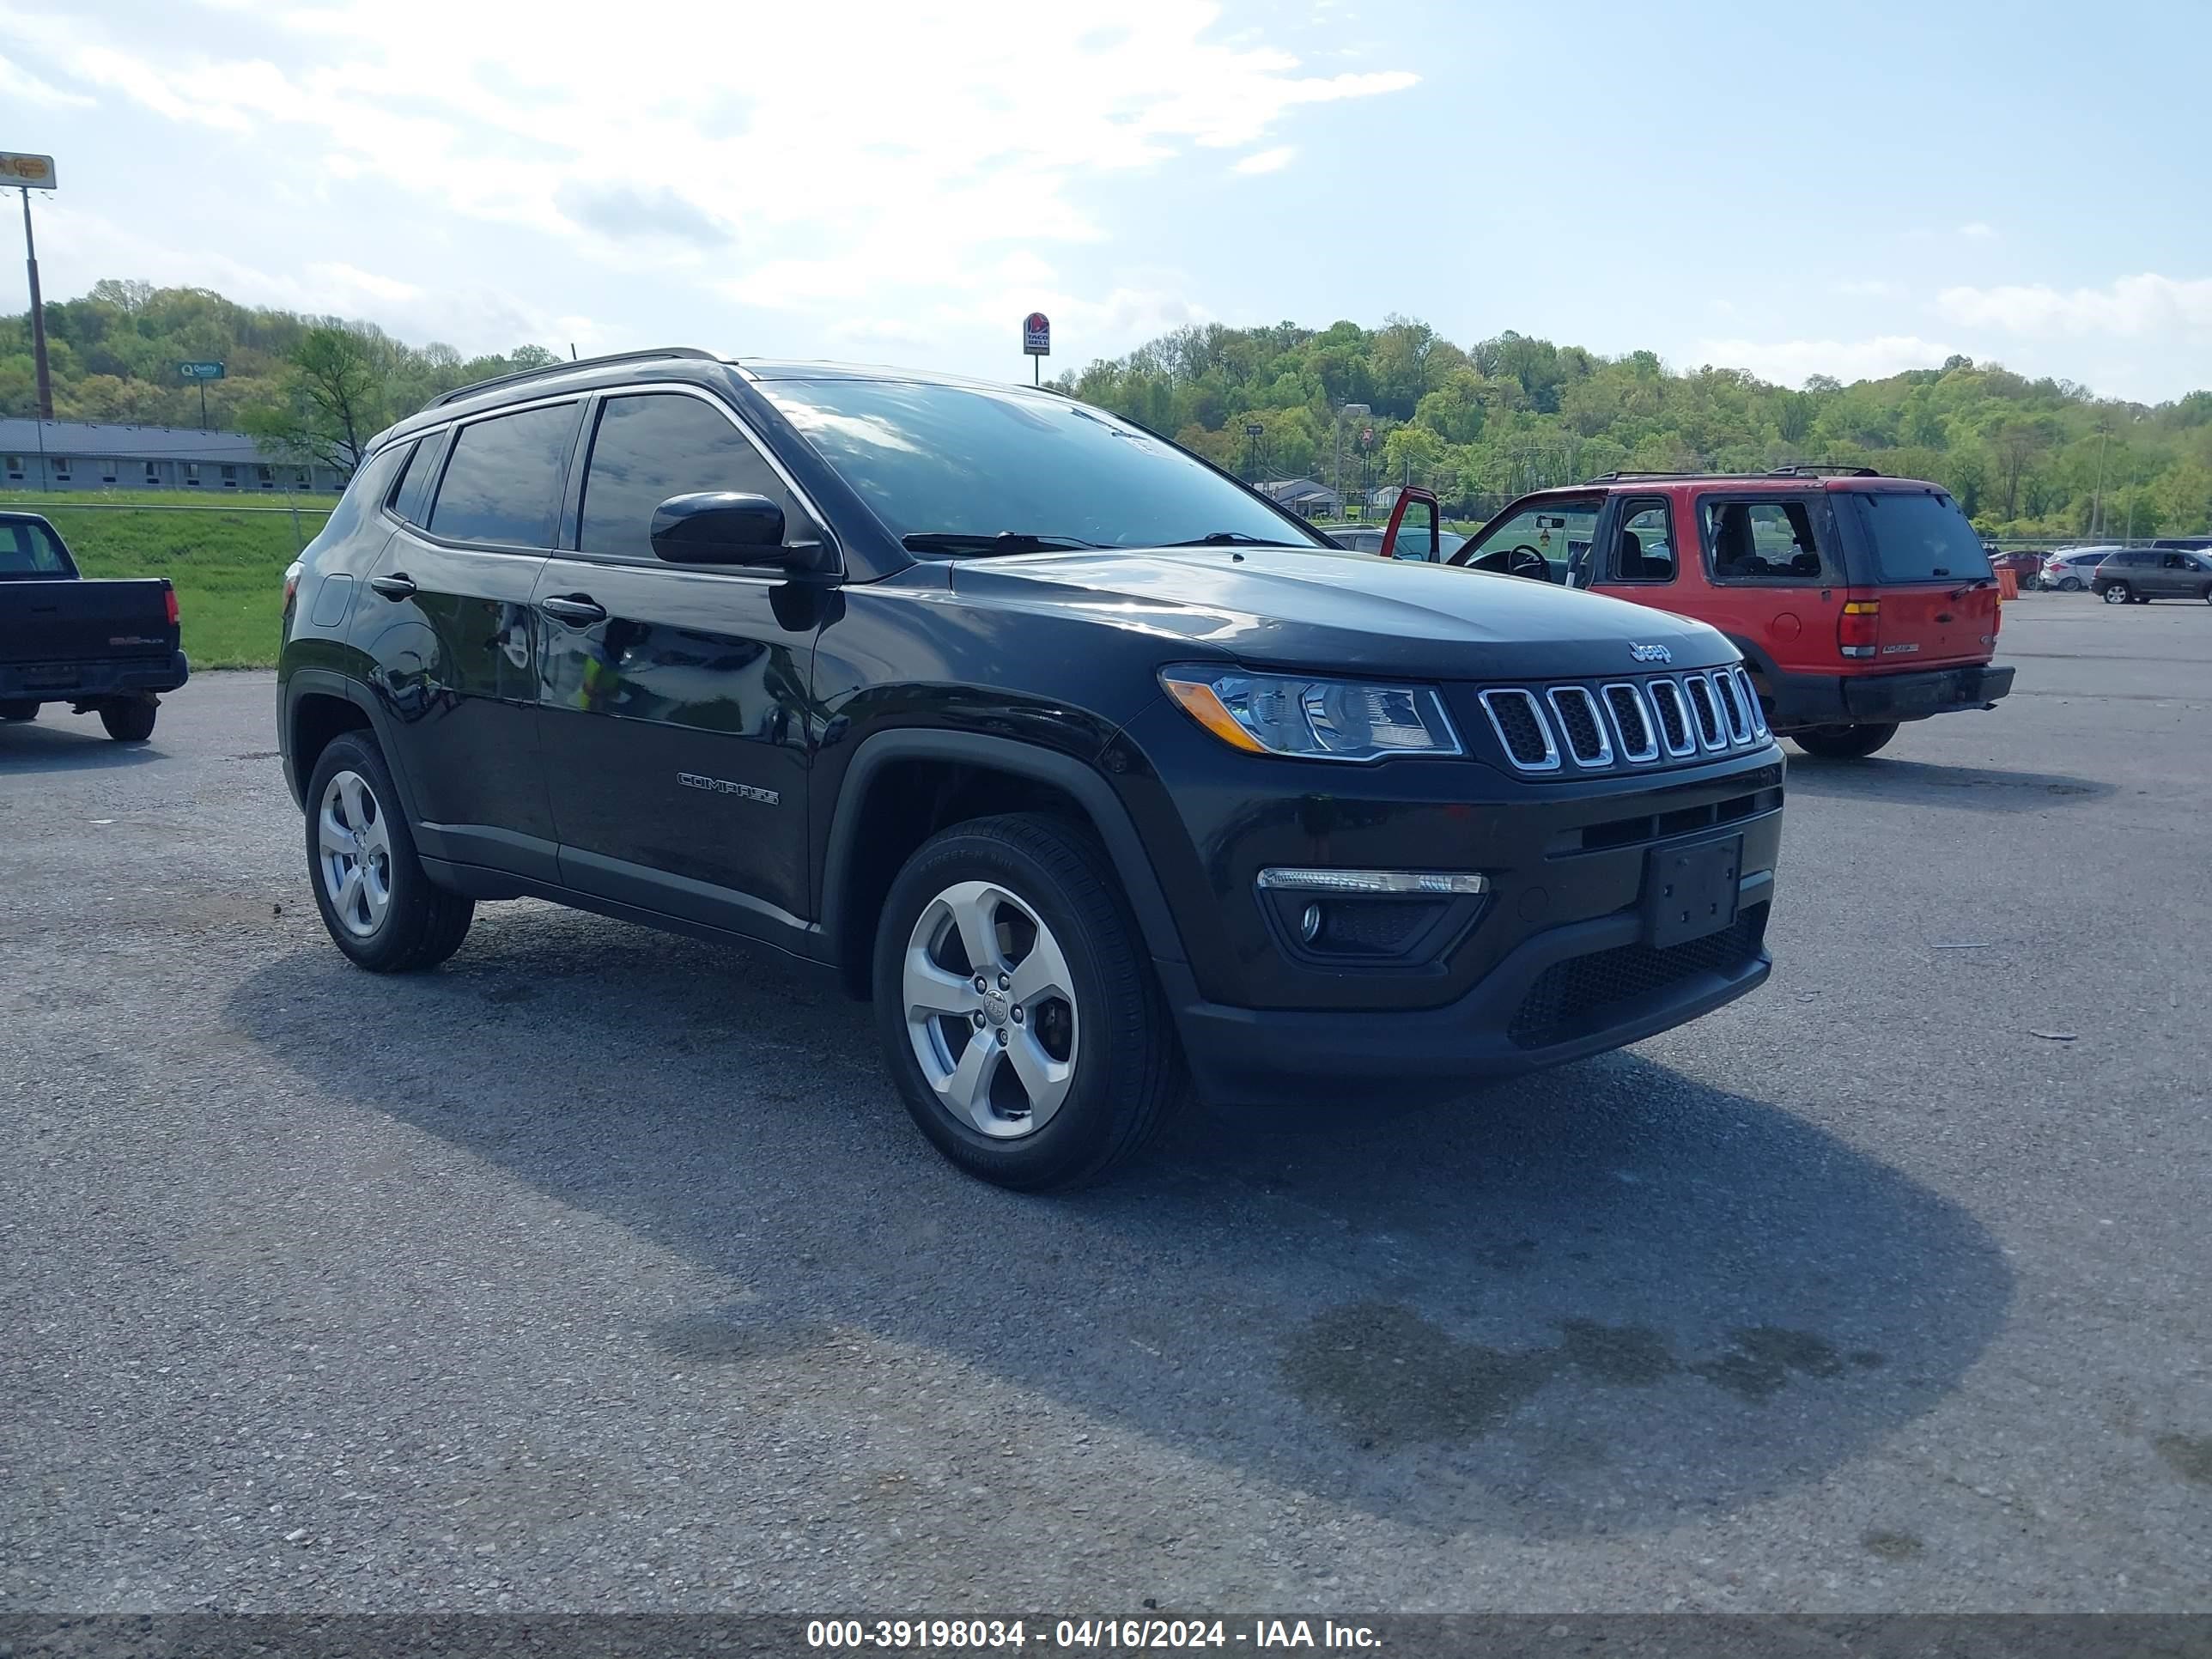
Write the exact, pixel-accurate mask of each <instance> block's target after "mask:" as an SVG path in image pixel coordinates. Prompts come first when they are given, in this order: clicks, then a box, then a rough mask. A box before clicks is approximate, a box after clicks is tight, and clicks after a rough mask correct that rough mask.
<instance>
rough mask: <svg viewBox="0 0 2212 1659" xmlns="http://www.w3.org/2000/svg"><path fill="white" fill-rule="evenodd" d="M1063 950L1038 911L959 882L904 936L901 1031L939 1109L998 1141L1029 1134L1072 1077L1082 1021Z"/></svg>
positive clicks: (1048, 1115)
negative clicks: (904, 1027)
mask: <svg viewBox="0 0 2212 1659" xmlns="http://www.w3.org/2000/svg"><path fill="white" fill-rule="evenodd" d="M903 983H904V987H905V994H906V1024H907V1036H908V1040H909V1041H910V1042H912V1043H913V1045H914V1055H915V1060H917V1061H919V1062H920V1064H921V1074H922V1077H923V1079H925V1080H926V1081H927V1083H928V1085H929V1086H930V1087H931V1088H932V1089H933V1090H934V1091H936V1094H937V1097H938V1099H939V1101H941V1102H942V1103H944V1105H945V1109H946V1110H947V1111H949V1112H951V1114H952V1115H954V1116H956V1117H957V1118H960V1119H961V1120H963V1121H965V1122H967V1123H969V1124H970V1125H972V1126H974V1127H975V1129H976V1130H978V1131H979V1132H981V1133H983V1134H987V1135H990V1136H992V1137H994V1139H1014V1138H1017V1137H1018V1136H1023V1135H1030V1134H1035V1133H1036V1132H1037V1131H1038V1130H1039V1129H1042V1127H1044V1126H1045V1125H1046V1124H1047V1123H1049V1122H1050V1121H1052V1117H1053V1114H1054V1113H1055V1112H1057V1111H1058V1110H1059V1109H1060V1104H1061V1103H1062V1102H1064V1101H1065V1100H1066V1098H1067V1091H1068V1087H1069V1085H1071V1084H1072V1083H1073V1081H1074V1078H1075V1066H1076V1060H1077V1045H1078V1042H1079V1039H1080V1031H1079V1028H1078V1021H1077V1016H1076V1010H1075V994H1074V991H1073V988H1072V987H1073V975H1070V974H1069V972H1068V968H1067V957H1066V954H1065V953H1064V952H1063V951H1061V950H1060V942H1059V940H1057V939H1054V937H1053V934H1052V929H1051V928H1049V927H1047V926H1046V925H1045V923H1044V921H1043V919H1042V918H1041V917H1040V916H1039V915H1037V913H1036V910H1035V909H1033V908H1031V907H1030V906H1029V905H1028V904H1025V903H1024V902H1022V900H1021V899H1020V898H1018V896H1015V895H1014V894H1013V893H1012V892H1010V891H1008V890H1006V888H1005V887H1002V886H1000V885H999V884H996V883H994V882H987V881H962V882H956V883H954V884H952V885H951V886H950V887H947V888H945V890H943V891H942V892H940V893H939V894H938V895H937V896H936V897H935V898H933V899H932V900H931V901H930V902H928V904H927V905H926V906H925V907H923V909H922V912H921V916H920V917H919V918H918V919H917V920H916V921H915V925H914V929H913V933H912V934H911V936H910V937H909V938H908V940H907V947H906V965H905V972H904V980H903Z"/></svg>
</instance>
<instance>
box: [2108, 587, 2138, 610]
mask: <svg viewBox="0 0 2212 1659" xmlns="http://www.w3.org/2000/svg"><path fill="white" fill-rule="evenodd" d="M2133 599H2135V595H2134V594H2133V593H2131V592H2129V591H2128V585H2127V584H2126V583H2125V582H2114V583H2112V586H2109V587H2107V588H2106V590H2105V603H2106V605H2127V604H2129V603H2130V602H2131V601H2133Z"/></svg>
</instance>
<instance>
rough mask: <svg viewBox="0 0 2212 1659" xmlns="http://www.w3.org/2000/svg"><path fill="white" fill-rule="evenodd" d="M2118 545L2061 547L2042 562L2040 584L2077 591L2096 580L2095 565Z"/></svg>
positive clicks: (2060, 589)
mask: <svg viewBox="0 0 2212 1659" xmlns="http://www.w3.org/2000/svg"><path fill="white" fill-rule="evenodd" d="M2118 551H2119V549H2118V547H2062V548H2060V549H2059V550H2057V552H2055V553H2053V554H2051V556H2050V557H2049V558H2047V559H2045V560H2044V562H2043V577H2042V585H2043V586H2045V587H2055V588H2057V590H2058V591H2059V592H2062V593H2079V592H2081V590H2082V589H2083V588H2085V587H2087V586H2089V584H2090V583H2091V582H2092V581H2093V580H2096V574H2097V567H2098V566H2099V565H2100V564H2102V563H2104V562H2105V561H2106V559H2107V558H2108V557H2110V556H2112V554H2115V553H2117V552H2118Z"/></svg>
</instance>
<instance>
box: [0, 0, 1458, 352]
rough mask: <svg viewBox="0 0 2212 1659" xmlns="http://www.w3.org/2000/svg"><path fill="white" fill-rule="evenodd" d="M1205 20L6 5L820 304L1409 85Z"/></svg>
mask: <svg viewBox="0 0 2212 1659" xmlns="http://www.w3.org/2000/svg"><path fill="white" fill-rule="evenodd" d="M0 5H4V0H0ZM1218 15H1219V9H1218V6H1216V5H1212V4H1206V3H1195V4H1194V3H1190V0H1070V3H1062V4H1060V5H1055V6H1044V7H1040V6H1037V5H1036V4H1034V3H1032V0H971V3H968V4H966V5H964V6H963V7H961V8H959V9H957V10H956V11H955V12H953V13H952V14H951V15H950V16H948V15H946V14H945V13H944V12H942V11H939V10H934V9H927V8H907V7H895V6H886V5H883V4H881V3H879V0H811V3H808V4H805V5H800V6H789V7H755V6H714V5H708V4H702V3H699V0H631V3H630V4H629V5H628V6H627V7H625V9H624V10H623V16H622V21H621V26H620V27H608V24H607V15H606V12H605V6H604V5H603V4H600V3H597V0H592V3H585V0H542V3H527V0H471V3H469V4H466V5H461V6H456V5H454V4H453V3H452V0H375V3H369V0H338V3H335V4H331V5H329V6H323V7H317V8H313V9H307V8H300V9H286V10H279V11H276V13H274V14H273V15H272V16H270V18H269V20H268V22H267V25H266V26H265V27H259V28H256V29H252V30H250V31H247V30H244V29H242V28H235V27H226V28H210V29H207V30H204V31H195V32H194V33H193V34H192V35H191V36H190V37H188V38H186V39H180V40H179V41H178V42H177V44H176V46H175V47H174V48H173V49H167V48H165V47H164V46H162V45H161V44H160V43H158V42H148V41H146V40H143V39H141V38H140V36H139V35H137V34H132V35H120V34H105V33H102V32H101V26H100V21H99V19H98V16H97V15H88V16H85V17H81V18H78V19H76V20H73V21H71V22H70V25H69V26H68V27H62V26H61V25H60V24H59V23H58V21H57V20H55V19H53V18H52V17H51V16H46V17H40V16H37V15H31V16H28V17H23V16H21V15H20V14H16V13H14V12H12V11H11V12H10V13H9V29H10V30H11V32H13V31H15V29H16V28H17V26H18V23H19V21H20V22H21V31H22V37H23V39H24V40H26V41H27V50H32V51H34V52H38V53H40V54H41V55H42V56H43V57H44V58H47V59H50V60H51V61H52V63H53V64H56V65H58V66H60V67H62V68H65V69H66V70H68V71H70V73H71V74H72V75H74V76H76V77H78V78H80V79H82V80H84V81H88V82H93V83H94V84H97V85H100V86H101V87H104V88H110V89H112V91H114V92H116V93H118V94H121V95H122V96H123V97H125V98H126V99H128V100H131V101H132V102H134V103H136V104H137V105H139V106H142V107H143V108H144V109H147V110H150V111H152V112H155V113H156V114H158V115H161V116H163V117H165V118H168V119H171V120H173V121H176V122H178V123H179V124H184V125H196V126H201V127H206V128H210V129H213V130H216V131H222V132H231V133H237V134H240V135H246V136H250V137H252V138H253V139H254V140H255V141H256V142H257V143H276V144H282V145H283V146H285V147H286V149H287V151H288V153H289V154H293V155H297V157H298V159H299V160H300V161H302V162H305V163H308V164H312V165H313V166H315V167H318V168H319V169H320V170H321V171H322V172H323V173H324V174H325V176H334V177H338V178H351V179H368V178H380V179H385V180H388V181H390V182H391V183H392V184H394V185H399V186H402V187H404V188H406V189H409V190H411V191H418V192H420V193H422V196H423V197H425V198H426V202H438V203H441V204H443V205H444V206H445V207H446V208H447V209H448V210H452V211H453V212H455V213H458V214H459V215H461V216H465V217H469V218H474V219H477V220H482V221H486V222H493V223H498V224H506V225H516V226H523V227H527V228H535V229H538V230H541V231H545V232H549V233H551V234H556V235H560V236H562V237H563V238H565V239H567V240H569V241H570V242H571V243H572V244H573V245H574V247H575V249H576V251H577V252H579V253H580V254H581V255H583V256H584V257H586V258H592V259H594V260H595V261H600V262H607V263H613V264H627V265H628V266H629V267H630V268H636V267H637V266H638V265H640V264H644V263H657V262H659V261H661V260H662V259H663V258H664V256H665V255H666V254H667V252H668V251H669V244H670V243H671V242H674V243H677V244H679V245H684V246H681V247H680V249H679V252H678V258H681V259H682V260H683V261H684V263H685V264H687V265H688V266H690V267H692V268H696V269H697V270H699V274H700V275H701V276H702V278H704V279H705V280H707V281H708V282H709V283H712V284H713V285H714V287H715V288H716V289H718V291H720V292H721V293H722V294H724V295H726V296H727V297H730V298H732V299H736V300H739V301H743V302H744V303H747V304H753V305H763V306H769V307H790V308H801V309H816V310H820V309H825V308H826V307H829V306H833V305H834V306H842V305H845V304H848V303H849V302H850V301H853V300H855V299H865V298H868V297H870V296H881V295H890V294H894V293H898V292H901V291H903V290H908V289H911V288H912V287H914V286H915V282H916V279H917V277H918V276H920V277H923V278H927V277H931V276H937V275H938V274H939V273H944V272H947V271H950V272H953V273H955V274H956V275H957V273H959V272H960V270H961V269H962V268H963V266H966V265H967V264H969V263H970V262H972V261H975V260H977V259H979V258H981V259H985V260H987V259H989V258H993V257H995V250H994V245H996V246H997V247H1003V246H1006V244H1009V243H1019V244H1020V245H1022V246H1031V247H1034V246H1037V245H1039V244H1048V243H1054V242H1070V243H1072V242H1085V241H1096V240H1098V239H1099V238H1100V237H1101V235H1102V234H1103V233H1102V231H1101V229H1100V228H1099V226H1098V225H1097V222H1095V220H1094V219H1093V218H1092V216H1091V213H1090V211H1089V210H1088V208H1087V207H1086V206H1085V199H1084V198H1085V185H1086V184H1087V183H1088V182H1089V181H1091V180H1092V179H1098V178H1102V177H1105V176H1110V175H1115V174H1126V173H1131V172H1133V171H1137V170H1140V169H1145V168H1149V167H1156V166H1158V165H1159V164H1161V163H1162V162H1164V161H1169V160H1170V159H1172V158H1173V157H1175V156H1176V155H1179V154H1183V153H1186V152H1188V150H1190V149H1194V148H1198V149H1233V148H1243V147H1245V146H1249V145H1252V144H1255V143H1259V142H1261V141H1262V140H1264V139H1266V138H1267V137H1269V136H1270V135H1271V134H1272V133H1273V131H1275V130H1276V129H1277V128H1278V126H1279V125H1280V124H1282V123H1283V122H1285V120H1287V119H1289V118H1291V117H1292V116H1293V115H1294V114H1295V112H1297V111H1298V110H1299V109H1301V108H1303V107H1305V106H1310V105H1316V104H1322V103H1328V102H1334V101H1340V100H1347V99H1360V98H1369V97H1374V96H1376V95H1379V94H1387V93H1390V92H1395V91H1398V90H1400V89H1402V88H1406V87H1409V86H1412V85H1413V84H1415V82H1416V81H1417V80H1418V78H1419V77H1418V76H1415V75H1413V74H1412V73H1411V72H1409V71H1406V70H1375V71H1370V72H1364V73H1356V74H1319V73H1312V72H1309V71H1308V70H1305V69H1304V68H1303V67H1302V66H1301V63H1300V60H1299V58H1297V56H1295V55H1294V54H1292V53H1291V52H1288V51H1285V49H1283V48H1282V47H1280V46H1275V45H1270V44H1264V43H1260V42H1256V41H1251V40H1240V41H1234V42H1232V41H1230V40H1224V39H1219V38H1216V34H1215V26H1216V24H1217V22H1218ZM425 40H435V41H436V42H437V49H436V51H435V52H429V53H425V52H422V50H421V46H422V42H423V41H425ZM232 42H236V43H237V49H236V51H235V53H234V55H230V56H226V55H225V51H224V48H225V46H227V45H229V44H230V43H232ZM579 42H586V43H588V45H587V46H586V47H585V48H583V49H580V48H579V46H578V43H579ZM678 42H680V43H681V57H682V61H684V62H685V63H689V64H836V81H835V86H836V96H835V100H834V106H825V104H824V103H823V82H821V81H820V80H819V79H818V77H814V76H806V75H788V74H781V73H771V74H763V75H758V76H742V77H739V78H738V79H736V80H732V79H731V78H729V77H724V76H712V75H700V76H688V75H678V76H671V75H670V74H669V73H668V68H669V64H670V62H671V58H670V52H671V46H672V45H673V44H674V43H678ZM863 43H864V44H865V50H860V49H856V48H857V47H859V46H861V45H862V44H863ZM610 86H614V87H623V86H630V87H636V86H649V87H651V88H653V96H652V97H650V98H626V97H609V96H608V95H607V93H606V89H607V88H609V87H610ZM395 93H398V94H404V95H403V96H395V95H394V94H395ZM1290 154H1291V149H1290V147H1289V146H1278V147H1277V148H1276V149H1265V150H1261V151H1260V152H1259V153H1257V154H1255V155H1249V156H1247V157H1246V158H1245V160H1244V161H1243V162H1241V163H1239V164H1238V165H1239V167H1240V169H1241V170H1244V171H1260V170H1263V169H1265V168H1271V167H1278V166H1280V165H1282V163H1283V162H1284V161H1288V160H1289V158H1290ZM724 232H726V233H727V235H728V240H730V242H731V244H732V246H730V247H729V248H727V249H723V248H722V247H720V246H719V243H718V240H717V239H718V237H720V235H721V234H722V233H724ZM709 256H711V258H710V257H709ZM709 266H711V274H709V270H708V267H709Z"/></svg>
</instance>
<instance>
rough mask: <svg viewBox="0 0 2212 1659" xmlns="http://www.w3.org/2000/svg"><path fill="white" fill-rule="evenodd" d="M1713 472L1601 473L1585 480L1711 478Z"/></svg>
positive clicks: (1612, 481) (1591, 482) (1619, 480)
mask: <svg viewBox="0 0 2212 1659" xmlns="http://www.w3.org/2000/svg"><path fill="white" fill-rule="evenodd" d="M1713 476H1714V475H1713V474H1712V473H1711V472H1601V473H1599V474H1598V475H1597V477H1595V478H1584V479H1583V483H1586V484H1600V483H1627V482H1628V481H1629V480H1631V479H1632V478H1710V477H1713Z"/></svg>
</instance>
